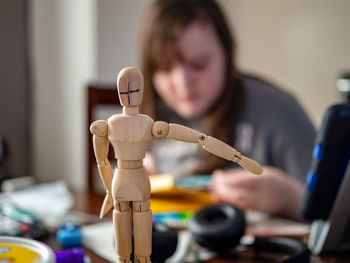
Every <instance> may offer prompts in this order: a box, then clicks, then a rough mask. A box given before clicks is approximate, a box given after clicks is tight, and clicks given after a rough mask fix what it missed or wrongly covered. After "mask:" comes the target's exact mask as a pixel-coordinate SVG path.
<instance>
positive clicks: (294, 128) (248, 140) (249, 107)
mask: <svg viewBox="0 0 350 263" xmlns="http://www.w3.org/2000/svg"><path fill="white" fill-rule="evenodd" d="M242 88H243V92H244V96H243V98H244V101H243V103H242V108H241V110H240V115H239V116H238V122H237V126H236V130H235V134H234V135H235V140H234V141H235V145H234V147H235V148H236V149H237V150H238V151H240V152H241V153H242V154H244V155H247V156H248V157H250V158H252V159H254V160H256V161H258V162H259V163H260V164H262V165H268V166H274V167H277V168H280V169H282V170H283V171H285V172H287V173H288V174H290V175H291V176H293V177H294V178H297V179H299V180H300V181H302V182H305V177H306V175H307V170H308V169H309V166H310V162H311V158H312V149H313V145H314V139H315V129H314V127H313V125H312V123H311V121H310V120H309V118H308V117H307V115H306V114H305V112H304V111H303V109H302V108H301V106H300V105H299V103H298V102H297V101H296V99H295V98H294V97H293V96H291V95H290V94H288V93H287V92H285V91H282V90H281V89H278V88H277V87H274V86H272V85H271V84H269V83H267V82H264V81H261V80H259V79H256V78H250V77H244V78H242ZM158 118H159V119H158V120H163V121H166V122H172V123H179V124H183V125H186V126H189V127H191V128H193V129H196V130H198V131H201V126H200V122H199V121H188V120H184V119H182V118H181V117H179V116H177V115H176V114H174V113H173V112H172V113H170V111H169V110H166V108H164V109H161V111H160V114H158ZM198 150H201V151H204V150H203V149H201V147H200V146H199V145H197V144H191V143H184V142H178V141H173V140H171V139H168V138H164V139H159V140H154V143H153V146H152V151H153V153H154V156H155V160H156V164H157V168H158V171H159V172H160V173H171V174H173V175H174V176H188V175H191V174H193V171H194V170H195V169H196V168H197V167H198V164H199V162H200V161H199V160H198V159H197V156H196V153H197V151H198ZM232 167H233V166H232Z"/></svg>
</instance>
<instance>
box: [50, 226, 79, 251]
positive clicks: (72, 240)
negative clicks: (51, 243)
mask: <svg viewBox="0 0 350 263" xmlns="http://www.w3.org/2000/svg"><path fill="white" fill-rule="evenodd" d="M56 238H57V241H58V242H59V243H60V244H61V245H62V246H64V247H79V246H82V244H83V233H82V230H81V227H80V226H79V225H78V224H75V223H66V224H64V225H63V226H61V227H60V228H59V229H58V230H57V234H56Z"/></svg>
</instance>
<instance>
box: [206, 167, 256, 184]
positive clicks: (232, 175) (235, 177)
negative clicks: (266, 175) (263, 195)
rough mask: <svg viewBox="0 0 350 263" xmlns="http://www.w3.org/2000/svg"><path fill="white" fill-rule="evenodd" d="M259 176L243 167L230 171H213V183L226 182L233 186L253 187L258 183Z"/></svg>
mask: <svg viewBox="0 0 350 263" xmlns="http://www.w3.org/2000/svg"><path fill="white" fill-rule="evenodd" d="M257 179H258V177H256V176H253V175H251V174H250V173H248V172H246V171H244V170H243V169H234V170H229V171H221V170H220V171H217V172H216V171H215V172H214V173H213V182H212V184H213V185H219V184H225V185H231V186H232V187H245V188H252V187H254V185H255V184H256V180H257Z"/></svg>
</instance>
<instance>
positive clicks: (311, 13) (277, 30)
mask: <svg viewBox="0 0 350 263" xmlns="http://www.w3.org/2000/svg"><path fill="white" fill-rule="evenodd" d="M222 2H223V4H224V5H225V6H226V8H225V10H226V11H227V14H228V17H229V18H230V20H231V21H232V24H233V25H234V30H235V34H236V36H237V39H238V45H239V50H238V62H239V65H240V66H241V68H243V69H245V70H248V71H252V72H256V73H258V74H261V75H263V76H266V77H267V78H268V79H271V80H272V81H274V82H275V83H277V84H280V85H281V86H282V87H283V88H285V89H286V90H288V91H290V92H292V93H293V94H294V95H296V96H297V97H298V99H299V100H300V101H301V103H302V104H303V106H304V108H305V109H306V110H307V112H308V113H309V114H310V116H311V117H312V120H313V121H314V123H315V124H316V126H319V125H320V122H321V120H322V116H323V113H324V111H325V110H326V108H327V107H328V106H329V105H330V104H332V103H334V102H336V101H337V99H338V97H337V93H336V90H335V81H336V78H337V77H338V75H339V73H340V72H342V71H343V70H348V71H350V52H349V47H350V26H349V25H350V16H349V10H350V1H347V0H335V1H327V0H309V1H303V0H294V1H279V0H264V1H259V0H250V1H244V0H234V1H232V0H224V1H222Z"/></svg>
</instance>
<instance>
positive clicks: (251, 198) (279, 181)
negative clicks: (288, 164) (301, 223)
mask: <svg viewBox="0 0 350 263" xmlns="http://www.w3.org/2000/svg"><path fill="white" fill-rule="evenodd" d="M211 190H212V193H213V195H214V198H216V199H217V200H218V201H222V202H227V203H231V204H233V205H236V206H237V207H239V208H241V209H254V210H258V211H262V212H267V213H271V214H276V215H280V216H285V217H289V218H293V219H298V220H301V219H302V216H301V201H302V198H303V195H304V190H305V187H304V185H303V184H302V183H300V182H299V181H297V180H296V179H294V178H291V177H290V176H288V175H287V174H286V173H285V172H283V171H282V170H280V169H277V168H273V167H264V173H263V175H262V176H253V175H251V174H250V173H249V172H246V171H244V170H242V169H231V170H226V171H223V170H216V171H214V173H213V185H212V187H211Z"/></svg>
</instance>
